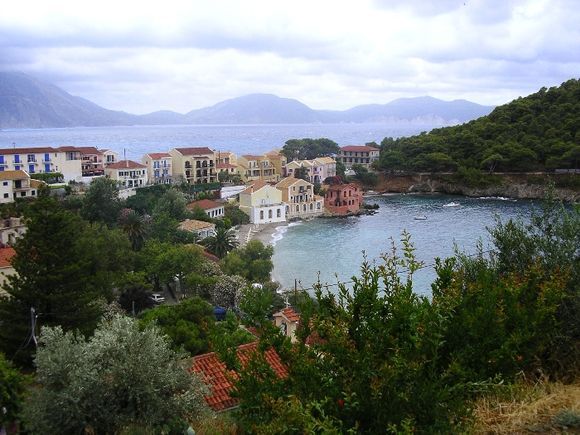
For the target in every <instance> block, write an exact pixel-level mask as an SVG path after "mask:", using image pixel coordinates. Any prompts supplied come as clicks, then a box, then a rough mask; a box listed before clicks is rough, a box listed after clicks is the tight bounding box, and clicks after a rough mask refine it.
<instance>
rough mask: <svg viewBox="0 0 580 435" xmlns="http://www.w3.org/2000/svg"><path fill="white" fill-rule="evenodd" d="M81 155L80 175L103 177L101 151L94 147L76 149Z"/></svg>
mask: <svg viewBox="0 0 580 435" xmlns="http://www.w3.org/2000/svg"><path fill="white" fill-rule="evenodd" d="M77 149H78V150H79V151H80V153H81V174H82V176H83V177H100V176H103V175H105V160H104V153H103V151H100V150H98V149H97V148H95V147H78V148H77Z"/></svg>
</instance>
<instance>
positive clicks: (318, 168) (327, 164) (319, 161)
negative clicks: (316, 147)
mask: <svg viewBox="0 0 580 435" xmlns="http://www.w3.org/2000/svg"><path fill="white" fill-rule="evenodd" d="M299 168H305V170H306V176H307V177H308V181H310V182H311V183H319V184H322V183H323V182H324V180H326V179H327V178H328V177H334V176H336V161H335V160H334V159H333V158H332V157H318V158H316V159H312V160H294V161H292V162H290V163H287V164H286V165H285V166H284V170H283V174H284V176H285V177H295V176H296V175H295V174H296V170H297V169H299Z"/></svg>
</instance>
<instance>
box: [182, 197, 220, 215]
mask: <svg viewBox="0 0 580 435" xmlns="http://www.w3.org/2000/svg"><path fill="white" fill-rule="evenodd" d="M196 208H200V209H202V210H203V211H204V212H205V214H207V215H208V216H209V217H210V218H212V219H218V218H222V217H224V214H225V208H224V205H223V204H221V203H219V202H216V201H212V200H210V199H200V200H199V201H194V202H190V203H189V204H187V209H188V210H191V211H193V210H195V209H196Z"/></svg>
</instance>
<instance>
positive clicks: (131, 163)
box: [107, 160, 147, 169]
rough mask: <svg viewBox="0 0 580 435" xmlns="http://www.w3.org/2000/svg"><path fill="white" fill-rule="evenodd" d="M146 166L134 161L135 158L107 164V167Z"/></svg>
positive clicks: (137, 167)
mask: <svg viewBox="0 0 580 435" xmlns="http://www.w3.org/2000/svg"><path fill="white" fill-rule="evenodd" d="M146 167H147V166H145V165H142V164H141V163H137V162H134V161H133V160H120V161H118V162H117V163H113V164H110V165H109V166H107V169H142V168H146Z"/></svg>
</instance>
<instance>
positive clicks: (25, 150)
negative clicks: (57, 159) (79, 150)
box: [0, 147, 58, 155]
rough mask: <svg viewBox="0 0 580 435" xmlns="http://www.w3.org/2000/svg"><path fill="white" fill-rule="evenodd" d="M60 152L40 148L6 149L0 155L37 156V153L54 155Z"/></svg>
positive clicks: (0, 150) (1, 150)
mask: <svg viewBox="0 0 580 435" xmlns="http://www.w3.org/2000/svg"><path fill="white" fill-rule="evenodd" d="M57 151H58V150H57V149H55V148H51V147H38V148H4V149H0V155H2V154H35V153H54V152H57Z"/></svg>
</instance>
